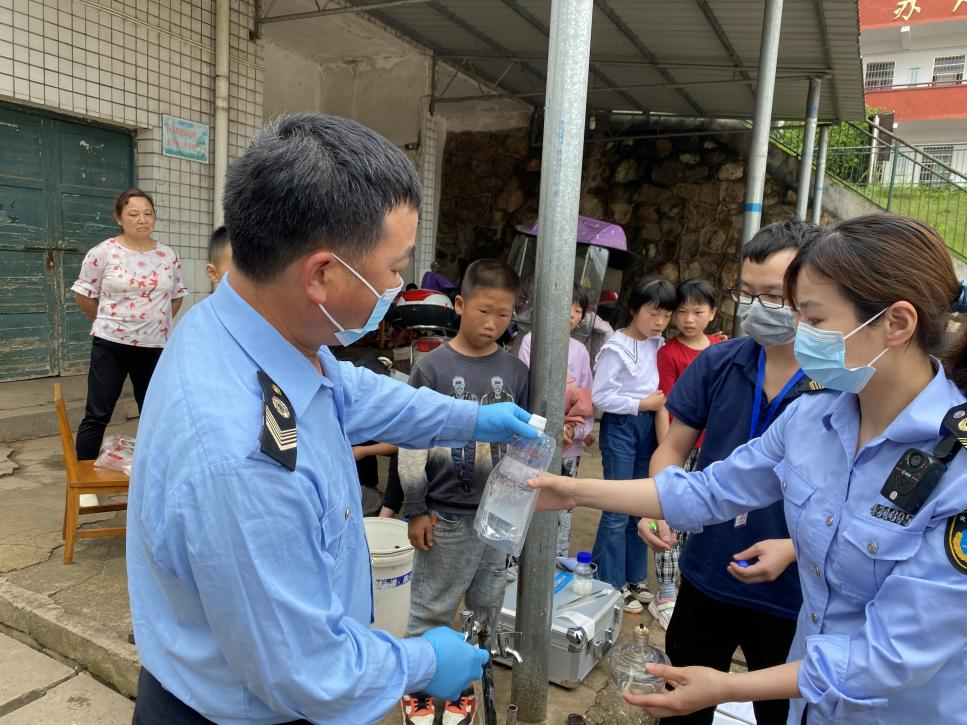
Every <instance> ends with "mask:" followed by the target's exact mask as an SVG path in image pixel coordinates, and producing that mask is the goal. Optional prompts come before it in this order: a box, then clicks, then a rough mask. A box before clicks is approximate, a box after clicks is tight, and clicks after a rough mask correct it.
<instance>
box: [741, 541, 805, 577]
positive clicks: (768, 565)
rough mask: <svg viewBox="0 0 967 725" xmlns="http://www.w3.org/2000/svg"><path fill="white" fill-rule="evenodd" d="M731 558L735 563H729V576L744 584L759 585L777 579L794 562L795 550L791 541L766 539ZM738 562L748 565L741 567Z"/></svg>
mask: <svg viewBox="0 0 967 725" xmlns="http://www.w3.org/2000/svg"><path fill="white" fill-rule="evenodd" d="M732 558H733V559H734V560H735V561H731V562H729V574H731V575H732V576H734V577H735V578H736V579H738V580H739V581H740V582H743V583H745V584H760V583H762V582H771V581H775V580H776V579H778V578H779V575H780V574H782V572H784V571H785V570H786V569H787V568H788V566H789V565H790V564H792V563H793V562H794V561H795V560H796V550H795V549H794V548H793V546H792V539H766V540H765V541H760V542H758V543H756V544H753V545H752V546H750V547H749V548H748V549H746V550H745V551H740V552H739V553H738V554H736V555H734V556H733V557H732ZM753 560H755V561H754V562H753ZM739 561H748V562H750V563H749V565H748V566H745V567H743V566H740V565H739V564H738V562H739Z"/></svg>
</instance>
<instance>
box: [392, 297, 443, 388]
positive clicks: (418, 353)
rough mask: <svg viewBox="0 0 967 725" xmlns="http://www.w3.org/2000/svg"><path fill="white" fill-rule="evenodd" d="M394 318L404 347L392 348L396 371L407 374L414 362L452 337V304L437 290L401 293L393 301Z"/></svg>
mask: <svg viewBox="0 0 967 725" xmlns="http://www.w3.org/2000/svg"><path fill="white" fill-rule="evenodd" d="M394 317H395V321H396V324H397V325H399V326H400V327H401V328H402V329H403V331H404V332H405V334H406V340H407V343H408V344H406V345H403V346H400V347H397V348H396V350H397V352H396V353H395V354H394V360H395V363H396V366H397V367H401V368H402V367H406V368H407V369H410V370H411V369H412V368H413V365H415V364H416V361H417V360H419V359H420V358H421V357H423V356H424V355H426V354H427V353H428V352H430V351H431V350H435V349H436V348H438V347H440V345H442V344H444V343H445V342H447V341H448V340H452V339H453V337H454V336H455V335H456V317H455V314H454V309H453V302H452V301H451V300H450V298H449V297H448V296H447V295H446V294H444V293H443V292H440V291H438V290H432V289H412V290H407V291H406V292H403V293H401V294H400V296H399V297H397V299H396V314H395V316H394ZM403 350H406V351H407V352H405V353H404V352H402V351H403Z"/></svg>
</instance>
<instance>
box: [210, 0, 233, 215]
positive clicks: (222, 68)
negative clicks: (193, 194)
mask: <svg viewBox="0 0 967 725" xmlns="http://www.w3.org/2000/svg"><path fill="white" fill-rule="evenodd" d="M230 16H231V2H229V0H217V2H216V3H215V149H214V151H215V153H214V164H213V167H212V173H213V174H214V176H215V178H214V184H213V185H212V196H213V197H214V198H213V199H212V226H213V227H217V226H221V224H222V221H223V220H224V214H223V213H222V194H224V193H225V172H226V171H227V170H228V102H229V90H230V88H229V84H228V66H229V64H228V55H229V44H230V41H231V30H232V26H231V22H230V21H231V17H230Z"/></svg>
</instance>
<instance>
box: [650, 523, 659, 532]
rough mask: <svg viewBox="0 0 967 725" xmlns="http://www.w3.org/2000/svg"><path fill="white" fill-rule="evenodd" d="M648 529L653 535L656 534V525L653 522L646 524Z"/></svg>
mask: <svg viewBox="0 0 967 725" xmlns="http://www.w3.org/2000/svg"><path fill="white" fill-rule="evenodd" d="M648 528H649V529H651V533H653V534H657V533H658V524H656V523H655V522H654V521H652V522H651V523H649V524H648Z"/></svg>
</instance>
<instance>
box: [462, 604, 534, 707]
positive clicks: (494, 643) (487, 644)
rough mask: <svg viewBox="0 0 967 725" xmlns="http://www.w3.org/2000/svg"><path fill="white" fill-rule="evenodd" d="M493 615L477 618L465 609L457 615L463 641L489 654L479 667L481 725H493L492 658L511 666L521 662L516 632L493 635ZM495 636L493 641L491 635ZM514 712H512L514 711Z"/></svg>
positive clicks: (479, 615) (482, 615)
mask: <svg viewBox="0 0 967 725" xmlns="http://www.w3.org/2000/svg"><path fill="white" fill-rule="evenodd" d="M496 621H497V613H496V612H490V613H487V614H478V613H475V612H473V611H472V610H469V609H465V610H464V611H463V612H461V613H460V624H461V626H462V627H463V638H464V640H465V641H466V642H468V643H470V644H475V645H477V646H478V647H479V648H480V649H482V650H486V651H488V652H490V659H489V660H487V664H485V665H484V666H483V677H482V678H481V686H482V689H483V700H484V723H485V725H497V698H496V694H495V692H494V662H493V658H494V657H510V658H511V659H513V660H514V662H523V661H524V658H523V657H521V654H520V652H518V651H517V647H519V646H520V645H519V642H520V636H521V635H520V632H496V631H495V630H496ZM494 634H496V635H497V636H496V637H494V636H493V635H494ZM515 712H516V711H515Z"/></svg>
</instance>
